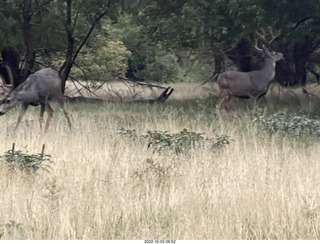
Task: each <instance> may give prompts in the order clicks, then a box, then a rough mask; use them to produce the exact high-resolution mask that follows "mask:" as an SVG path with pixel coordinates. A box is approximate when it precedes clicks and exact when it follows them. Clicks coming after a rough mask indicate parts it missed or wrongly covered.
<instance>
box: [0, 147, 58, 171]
mask: <svg viewBox="0 0 320 244" xmlns="http://www.w3.org/2000/svg"><path fill="white" fill-rule="evenodd" d="M0 158H1V159H3V161H4V162H5V163H6V164H7V165H8V166H9V169H11V170H15V169H18V170H21V171H23V172H26V173H35V172H36V171H38V170H39V169H40V168H41V169H43V170H46V171H48V168H49V165H47V164H43V162H49V163H53V161H52V160H51V156H50V155H43V154H41V153H38V154H31V155H28V154H23V153H22V152H21V151H20V150H18V151H14V150H9V151H7V152H5V153H4V155H3V156H0Z"/></svg>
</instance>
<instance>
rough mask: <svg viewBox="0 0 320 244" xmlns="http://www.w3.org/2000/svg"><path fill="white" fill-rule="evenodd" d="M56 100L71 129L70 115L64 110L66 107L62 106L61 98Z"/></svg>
mask: <svg viewBox="0 0 320 244" xmlns="http://www.w3.org/2000/svg"><path fill="white" fill-rule="evenodd" d="M57 101H58V103H59V104H60V106H61V108H62V110H63V113H64V116H66V118H67V121H68V126H69V129H70V130H71V121H70V117H69V114H68V112H67V111H66V109H65V108H64V101H63V99H61V100H60V99H59V100H57Z"/></svg>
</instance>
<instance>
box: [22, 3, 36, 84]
mask: <svg viewBox="0 0 320 244" xmlns="http://www.w3.org/2000/svg"><path fill="white" fill-rule="evenodd" d="M22 9H23V34H24V43H25V46H26V55H25V60H24V67H23V69H22V70H21V72H20V79H19V83H21V82H23V81H25V80H26V79H27V78H28V76H29V75H30V74H31V72H32V69H33V66H34V62H35V51H34V48H33V44H32V35H31V18H32V0H24V1H23V6H22Z"/></svg>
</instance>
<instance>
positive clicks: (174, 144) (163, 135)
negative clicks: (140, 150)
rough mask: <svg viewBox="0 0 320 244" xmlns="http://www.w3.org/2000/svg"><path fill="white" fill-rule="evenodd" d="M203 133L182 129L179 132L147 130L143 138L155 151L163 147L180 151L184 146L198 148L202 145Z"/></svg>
mask: <svg viewBox="0 0 320 244" xmlns="http://www.w3.org/2000/svg"><path fill="white" fill-rule="evenodd" d="M202 134H203V133H196V132H192V131H188V130H187V129H183V130H182V131H181V132H179V133H176V134H171V133H169V132H168V131H156V130H154V131H150V130H149V131H147V134H146V135H144V136H143V137H144V138H147V139H148V148H150V147H153V148H155V150H156V151H160V150H162V149H164V148H168V149H171V150H173V151H174V152H175V153H177V154H178V153H181V152H182V151H183V149H184V148H187V149H189V148H191V147H192V148H198V147H200V146H201V145H203V141H204V138H203V136H202Z"/></svg>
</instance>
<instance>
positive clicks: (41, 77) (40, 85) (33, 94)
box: [0, 68, 71, 131]
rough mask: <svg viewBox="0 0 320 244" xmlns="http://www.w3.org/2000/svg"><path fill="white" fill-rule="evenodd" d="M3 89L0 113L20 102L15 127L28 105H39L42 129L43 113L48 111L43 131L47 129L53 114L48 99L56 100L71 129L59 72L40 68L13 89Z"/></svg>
mask: <svg viewBox="0 0 320 244" xmlns="http://www.w3.org/2000/svg"><path fill="white" fill-rule="evenodd" d="M3 90H4V94H5V95H4V98H3V100H2V101H1V102H0V115H3V114H5V113H6V112H8V111H9V110H10V109H11V108H13V107H14V106H16V105H17V104H19V103H21V104H22V109H21V112H20V115H19V117H18V122H17V125H16V127H18V126H19V124H20V122H21V120H22V117H23V116H24V114H25V112H26V111H27V108H28V106H29V105H32V106H38V105H40V106H41V109H40V119H39V121H40V127H41V129H42V122H43V115H44V112H45V111H46V112H47V113H48V119H47V122H46V127H45V131H47V130H48V127H49V124H50V121H51V118H52V116H53V109H52V107H51V106H50V105H49V100H56V101H57V102H58V103H59V104H60V106H61V108H62V109H63V112H64V115H65V117H66V118H67V121H68V126H69V128H70V130H71V122H70V118H69V115H68V113H67V112H66V110H65V108H64V96H63V94H62V90H61V78H60V76H59V73H58V72H56V71H54V70H53V69H50V68H46V69H41V70H39V71H37V72H35V73H34V74H32V75H30V76H29V77H28V79H27V80H26V81H25V82H23V83H22V84H21V85H19V86H17V87H16V88H15V89H13V90H11V89H8V88H6V87H3Z"/></svg>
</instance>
